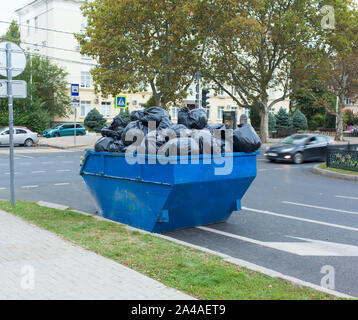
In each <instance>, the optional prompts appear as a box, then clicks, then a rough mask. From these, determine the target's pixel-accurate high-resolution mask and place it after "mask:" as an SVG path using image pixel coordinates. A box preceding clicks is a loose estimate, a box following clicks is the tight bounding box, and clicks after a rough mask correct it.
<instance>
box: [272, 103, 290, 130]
mask: <svg viewBox="0 0 358 320" xmlns="http://www.w3.org/2000/svg"><path fill="white" fill-rule="evenodd" d="M275 117H276V127H277V128H291V127H292V119H291V116H290V114H289V113H288V112H287V111H286V109H284V108H282V107H281V108H280V110H279V111H278V113H277V114H276V115H275Z"/></svg>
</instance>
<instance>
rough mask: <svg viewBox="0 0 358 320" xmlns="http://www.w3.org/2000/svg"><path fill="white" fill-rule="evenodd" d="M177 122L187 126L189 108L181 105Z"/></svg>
mask: <svg viewBox="0 0 358 320" xmlns="http://www.w3.org/2000/svg"><path fill="white" fill-rule="evenodd" d="M178 124H182V125H184V126H186V127H187V128H189V109H188V108H187V107H183V108H181V109H180V110H179V112H178Z"/></svg>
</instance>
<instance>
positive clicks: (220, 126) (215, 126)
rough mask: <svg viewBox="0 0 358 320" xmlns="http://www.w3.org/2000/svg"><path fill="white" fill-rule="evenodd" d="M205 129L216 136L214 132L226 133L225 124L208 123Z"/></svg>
mask: <svg viewBox="0 0 358 320" xmlns="http://www.w3.org/2000/svg"><path fill="white" fill-rule="evenodd" d="M205 128H206V129H208V130H209V131H210V132H211V134H214V130H220V131H225V129H226V126H225V124H223V123H208V124H207V125H206V127H205Z"/></svg>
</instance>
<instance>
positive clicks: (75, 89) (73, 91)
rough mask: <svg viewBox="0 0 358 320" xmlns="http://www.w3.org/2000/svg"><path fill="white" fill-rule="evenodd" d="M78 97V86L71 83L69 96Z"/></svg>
mask: <svg viewBox="0 0 358 320" xmlns="http://www.w3.org/2000/svg"><path fill="white" fill-rule="evenodd" d="M79 95H80V85H79V84H75V83H72V84H71V96H73V97H78V96H79Z"/></svg>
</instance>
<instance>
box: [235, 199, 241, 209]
mask: <svg viewBox="0 0 358 320" xmlns="http://www.w3.org/2000/svg"><path fill="white" fill-rule="evenodd" d="M236 210H237V211H239V210H241V200H236Z"/></svg>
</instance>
